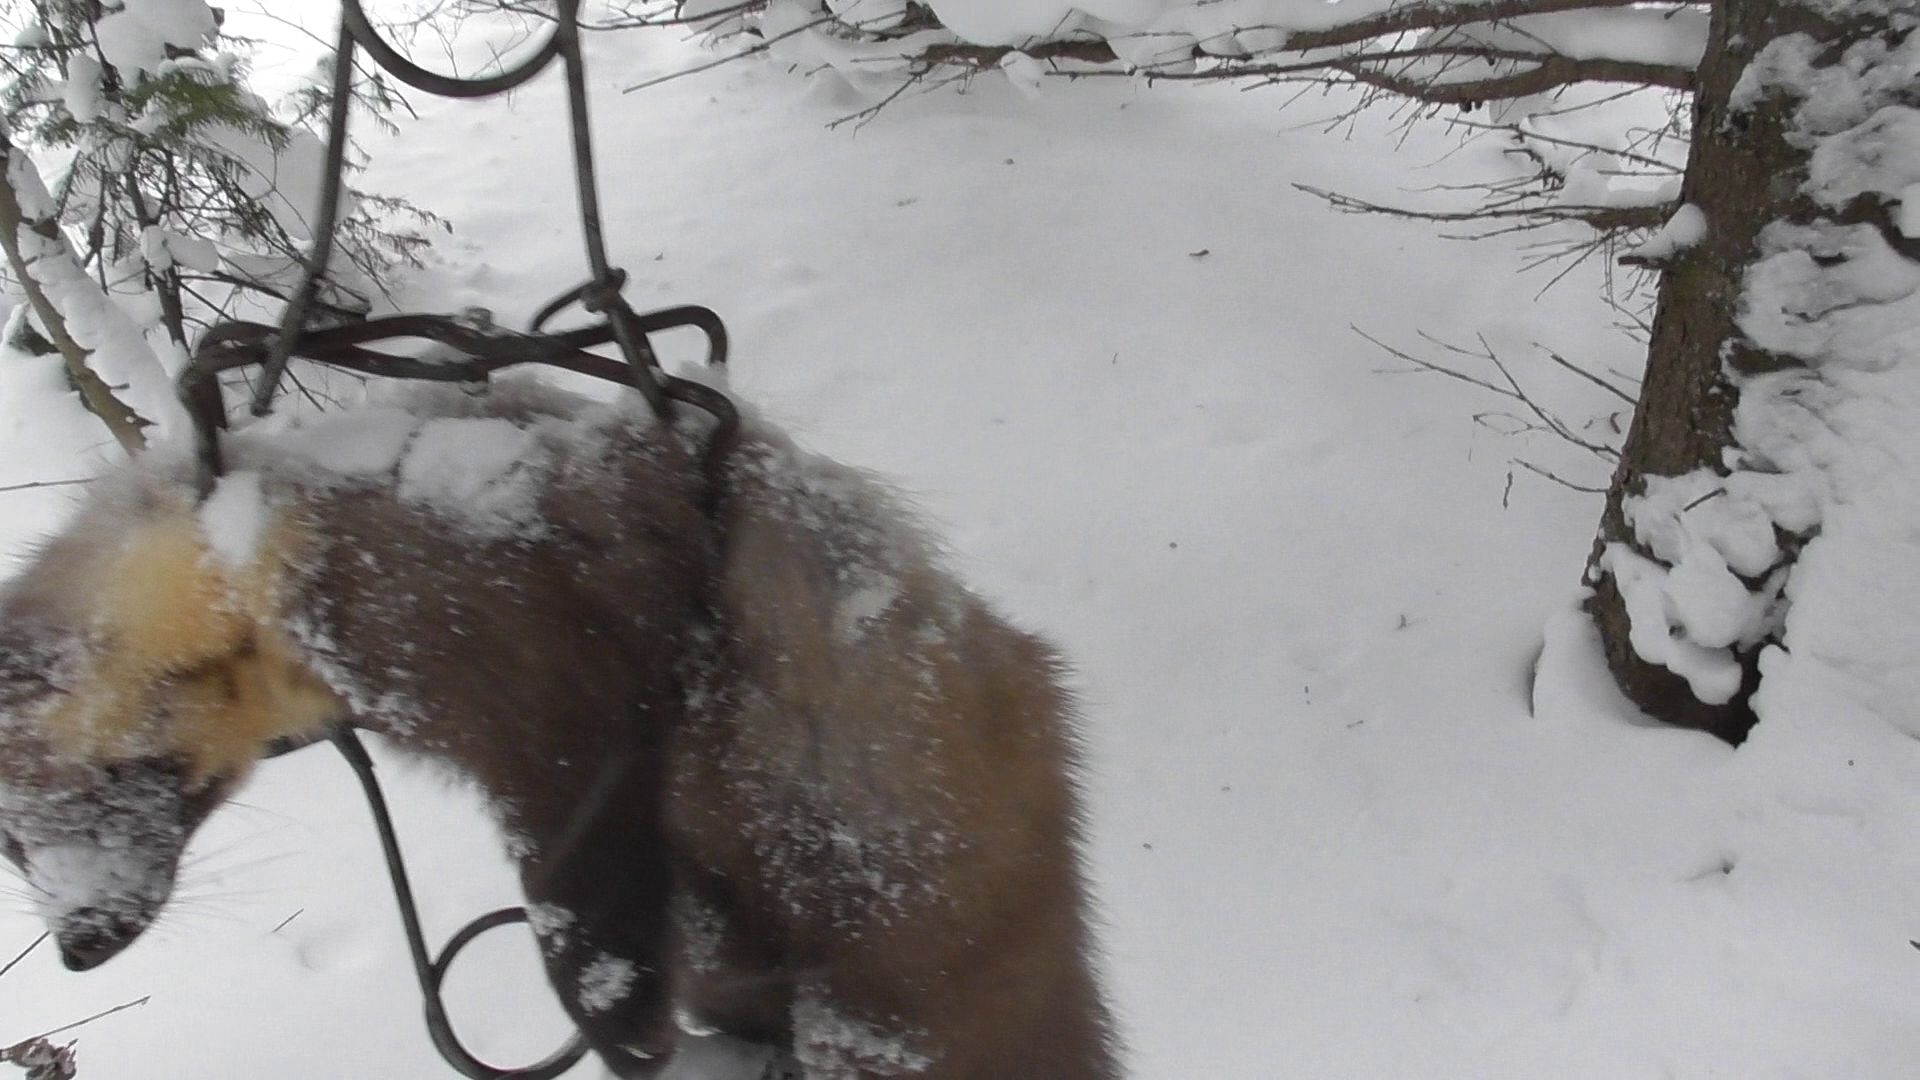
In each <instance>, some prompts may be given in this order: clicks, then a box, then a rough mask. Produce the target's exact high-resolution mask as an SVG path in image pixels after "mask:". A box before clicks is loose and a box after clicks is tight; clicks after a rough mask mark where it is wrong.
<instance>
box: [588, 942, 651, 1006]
mask: <svg viewBox="0 0 1920 1080" xmlns="http://www.w3.org/2000/svg"><path fill="white" fill-rule="evenodd" d="M639 974H640V972H639V969H638V968H636V967H634V965H633V961H631V960H623V959H621V958H620V957H617V956H609V955H607V954H606V953H601V954H600V955H598V956H596V957H594V958H593V960H592V962H590V963H589V964H587V966H586V967H585V968H583V969H582V970H581V972H580V990H579V993H578V994H577V995H575V997H574V1002H575V1004H577V1005H579V1006H580V1010H581V1011H582V1012H584V1013H586V1014H588V1015H589V1016H591V1015H593V1014H594V1013H603V1012H606V1011H607V1010H608V1009H611V1008H613V1007H614V1006H616V1005H618V1004H620V1003H621V1002H622V1001H625V1000H626V999H627V991H629V990H631V989H633V980H634V979H635V977H637V976H638V975H639Z"/></svg>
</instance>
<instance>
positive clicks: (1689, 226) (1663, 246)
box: [1633, 203, 1707, 262]
mask: <svg viewBox="0 0 1920 1080" xmlns="http://www.w3.org/2000/svg"><path fill="white" fill-rule="evenodd" d="M1706 238H1707V215H1706V214H1705V213H1704V212H1702V211H1701V209H1700V208H1699V207H1698V206H1695V205H1693V204H1692V203H1687V204H1685V205H1684V206H1682V207H1680V209H1678V210H1675V211H1674V212H1673V216H1672V217H1670V218H1668V219H1667V223H1666V224H1665V225H1662V226H1661V227H1660V228H1659V230H1657V231H1656V232H1655V233H1654V234H1653V235H1652V236H1649V237H1647V238H1646V239H1645V240H1644V241H1642V242H1641V243H1640V245H1639V246H1638V247H1636V248H1634V249H1633V256H1634V257H1635V258H1639V259H1648V260H1653V261H1656V262H1658V261H1662V260H1666V259H1671V258H1673V257H1674V256H1675V255H1678V254H1679V253H1680V252H1682V251H1685V250H1686V249H1688V248H1690V247H1693V246H1694V245H1696V244H1698V243H1700V242H1701V241H1702V240H1705V239H1706Z"/></svg>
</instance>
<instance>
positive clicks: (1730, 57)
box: [1587, 0, 1890, 743]
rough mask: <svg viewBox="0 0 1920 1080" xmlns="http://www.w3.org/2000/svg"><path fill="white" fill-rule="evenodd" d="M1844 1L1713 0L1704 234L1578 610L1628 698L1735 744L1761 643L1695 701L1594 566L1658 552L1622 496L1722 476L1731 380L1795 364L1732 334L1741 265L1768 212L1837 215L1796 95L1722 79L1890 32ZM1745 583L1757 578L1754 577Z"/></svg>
mask: <svg viewBox="0 0 1920 1080" xmlns="http://www.w3.org/2000/svg"><path fill="white" fill-rule="evenodd" d="M1845 7H1846V5H1844V4H1839V3H1832V2H1827V3H1824V4H1820V5H1815V4H1812V3H1807V4H1805V5H1804V6H1803V4H1802V3H1801V2H1797V0H1722V2H1720V3H1716V4H1715V5H1714V9H1713V16H1712V28H1711V33H1710V36H1709V41H1708V46H1707V52H1706V56H1705V58H1704V59H1703V61H1702V64H1701V67H1700V71H1699V81H1698V84H1697V90H1696V96H1695V100H1694V127H1693V145H1692V153H1691V157H1690V160H1689V161H1688V166H1687V175H1686V180H1685V186H1684V190H1683V194H1682V197H1683V199H1684V200H1685V201H1686V202H1688V203H1691V204H1693V205H1694V206H1696V207H1698V208H1699V209H1700V210H1701V211H1702V212H1704V214H1705V216H1706V219H1707V223H1708V230H1707V238H1706V239H1705V240H1704V241H1703V242H1702V243H1700V244H1699V245H1697V246H1695V247H1692V248H1690V249H1687V250H1685V251H1683V252H1681V253H1680V254H1679V255H1678V256H1676V257H1675V259H1674V260H1673V262H1672V263H1671V264H1670V266H1669V267H1668V269H1667V272H1666V274H1665V276H1664V278H1663V279H1662V281H1661V284H1660V293H1659V299H1658V308H1657V313H1656V315H1655V318H1654V324H1653V334H1652V339H1651V342H1650V344H1649V347H1648V357H1647V373H1646V378H1645V381H1644V383H1643V386H1642V392H1641V397H1640V406H1639V409H1638V411H1637V412H1636V414H1635V416H1634V420H1633V426H1632V428H1631V430H1630V431H1629V432H1628V435H1627V441H1626V445H1625V447H1624V449H1623V452H1622V454H1621V458H1620V463H1619V466H1618V468H1617V469H1616V471H1615V473H1614V476H1613V481H1612V484H1611V487H1610V489H1609V491H1608V494H1607V503H1606V509H1605V512H1604V514H1603V516H1602V518H1601V521H1600V528H1599V534H1598V536H1597V538H1596V540H1595V543H1594V549H1593V554H1592V556H1591V557H1590V559H1589V561H1588V567H1587V580H1588V582H1589V583H1590V584H1591V585H1592V586H1593V588H1594V593H1593V596H1592V599H1591V600H1590V602H1589V604H1588V609H1589V611H1590V612H1591V614H1592V615H1593V617H1594V619H1595V621H1596V623H1597V624H1598V626H1599V629H1600V634H1601V638H1602V640H1603V642H1604V644H1605V647H1606V655H1607V663H1608V666H1609V667H1610V668H1611V669H1612V671H1613V675H1614V678H1615V680H1616V681H1617V682H1618V683H1619V685H1620V687H1621V688H1622V690H1624V691H1625V692H1626V694H1627V696H1628V697H1629V698H1631V699H1632V700H1633V701H1634V703H1635V704H1637V705H1639V706H1640V707H1641V708H1642V709H1643V710H1645V711H1646V712H1647V713H1648V714H1650V715H1652V716H1654V717H1656V718H1658V719H1660V720H1663V721H1666V722H1669V723H1673V724H1679V725H1683V726H1687V727H1693V728H1700V729H1703V730H1706V731H1709V732H1712V733H1714V734H1716V735H1718V736H1720V737H1722V738H1724V739H1726V740H1728V741H1729V742H1734V743H1738V742H1739V741H1740V740H1741V739H1742V738H1744V736H1745V735H1746V733H1747V731H1748V729H1750V728H1751V727H1752V725H1753V722H1754V715H1753V712H1752V709H1751V707H1750V705H1749V698H1750V697H1751V696H1752V693H1753V691H1754V689H1755V688H1756V686H1757V684H1758V681H1759V675H1758V664H1757V660H1758V654H1759V652H1760V650H1761V649H1762V648H1763V647H1764V646H1765V644H1766V643H1765V642H1755V643H1743V644H1741V645H1736V646H1735V647H1734V648H1733V650H1732V651H1733V656H1734V658H1735V659H1736V660H1737V661H1739V663H1740V667H1741V670H1742V679H1741V686H1740V689H1739V691H1738V692H1737V693H1735V694H1734V695H1733V697H1732V698H1731V700H1728V701H1724V702H1720V703H1708V702H1705V701H1702V700H1701V699H1700V698H1699V697H1697V696H1696V695H1695V694H1694V692H1693V690H1692V689H1691V687H1690V686H1689V684H1688V682H1687V681H1686V680H1685V679H1683V678H1681V677H1680V676H1679V675H1676V674H1675V673H1674V672H1673V671H1671V670H1669V669H1668V668H1667V667H1666V666H1663V665H1662V664H1659V663H1653V662H1649V661H1648V660H1646V659H1643V658H1642V656H1641V655H1640V654H1639V653H1638V652H1636V650H1635V648H1634V645H1633V643H1632V641H1631V640H1630V637H1631V630H1632V624H1631V620H1630V619H1629V617H1628V611H1627V605H1626V603H1625V602H1624V601H1623V596H1622V591H1621V587H1620V584H1619V581H1618V580H1617V579H1616V577H1615V576H1614V575H1612V574H1610V573H1609V572H1608V570H1607V569H1606V567H1605V566H1604V564H1603V556H1604V555H1605V553H1606V551H1607V549H1608V546H1609V545H1615V544H1621V545H1627V546H1628V547H1629V548H1631V549H1632V551H1633V552H1635V553H1637V554H1638V555H1641V556H1644V557H1646V558H1649V559H1654V560H1655V561H1656V562H1659V561H1660V560H1658V559H1657V558H1656V557H1655V556H1654V554H1653V553H1652V552H1651V551H1650V550H1649V548H1648V546H1647V545H1646V544H1644V543H1642V542H1641V540H1640V539H1639V538H1637V537H1636V535H1635V530H1634V529H1633V527H1632V525H1631V523H1630V522H1629V520H1628V514H1627V506H1628V500H1630V499H1631V498H1633V497H1635V496H1638V495H1640V494H1642V493H1643V492H1644V491H1645V490H1646V486H1647V482H1648V480H1649V479H1650V478H1656V477H1678V476H1684V475H1686V474H1688V473H1690V472H1693V471H1695V470H1700V469H1706V470H1711V471H1712V472H1714V473H1716V474H1719V475H1721V476H1725V475H1727V474H1728V473H1729V471H1730V470H1731V469H1733V468H1735V467H1736V465H1735V463H1734V462H1733V461H1732V460H1730V459H1729V456H1728V455H1729V451H1730V450H1734V449H1735V448H1736V440H1735V436H1734V410H1735V407H1736V405H1737V404H1738V402H1739V381H1740V379H1741V378H1742V377H1745V376H1751V375H1757V374H1761V373H1764V372H1771V371H1780V370H1783V369H1785V368H1788V367H1794V366H1801V365H1802V361H1800V360H1798V359H1796V358H1794V357H1792V356H1787V355H1783V354H1781V353H1778V352H1771V351H1768V350H1766V349H1763V348H1761V347H1759V346H1758V345H1757V344H1756V343H1754V342H1753V341H1751V340H1750V339H1748V338H1747V337H1746V336H1745V335H1744V334H1743V333H1742V332H1741V330H1740V328H1739V326H1738V325H1737V322H1736V320H1737V318H1738V317H1739V314H1740V310H1741V309H1740V304H1741V298H1742V297H1741V294H1742V288H1743V275H1744V274H1745V272H1746V270H1747V269H1748V267H1749V266H1750V265H1751V264H1753V263H1754V261H1755V260H1756V259H1757V258H1758V257H1759V256H1760V255H1761V254H1762V252H1761V232H1762V230H1763V229H1764V228H1766V226H1768V225H1769V224H1772V223H1775V222H1810V221H1814V220H1817V219H1821V218H1825V219H1826V220H1829V221H1832V220H1835V215H1834V214H1833V213H1832V212H1830V211H1823V210H1822V209H1821V208H1820V207H1818V206H1817V205H1815V204H1814V203H1813V201H1812V200H1811V199H1810V198H1808V197H1807V196H1806V195H1805V194H1804V192H1803V184H1804V183H1805V181H1806V180H1807V176H1808V164H1809V160H1810V156H1811V144H1810V142H1809V141H1808V140H1807V139H1805V138H1797V139H1796V138H1790V137H1789V136H1790V135H1792V134H1793V132H1792V131H1791V125H1792V123H1793V115H1794V111H1795V106H1796V104H1797V103H1798V102H1797V99H1795V98H1794V97H1793V96H1791V95H1789V94H1780V93H1773V94H1767V95H1764V96H1762V97H1760V98H1759V100H1758V101H1757V102H1749V103H1748V104H1749V106H1750V107H1747V108H1735V107H1734V104H1733V91H1734V88H1735V86H1736V84H1737V83H1738V82H1739V81H1740V78H1741V75H1742V73H1743V72H1745V71H1746V70H1747V68H1748V65H1749V63H1750V62H1751V61H1752V60H1753V59H1754V57H1755V56H1756V55H1757V54H1759V53H1760V52H1761V51H1762V50H1763V49H1764V48H1765V47H1766V46H1767V45H1768V44H1769V43H1770V42H1773V41H1775V40H1776V39H1779V38H1782V37H1785V36H1786V35H1789V34H1796V33H1804V34H1807V35H1810V36H1811V37H1812V38H1813V40H1814V41H1816V42H1818V43H1819V45H1820V46H1821V47H1822V49H1823V52H1824V59H1825V62H1826V63H1832V62H1834V61H1835V60H1837V59H1838V56H1839V53H1840V52H1841V51H1842V50H1844V49H1845V48H1846V47H1847V46H1849V45H1852V44H1854V43H1856V42H1859V41H1862V40H1865V39H1867V38H1869V37H1873V36H1883V35H1885V34H1887V33H1888V31H1889V22H1890V20H1889V19H1888V17H1887V14H1886V13H1884V10H1883V13H1882V14H1881V15H1880V16H1879V17H1878V18H1877V19H1873V18H1867V17H1865V16H1864V15H1863V16H1861V17H1857V18H1852V19H1849V18H1848V17H1847V15H1848V13H1847V12H1846V11H1845ZM1883 209H1884V208H1883ZM1780 539H1781V541H1782V544H1781V551H1782V555H1781V559H1782V562H1781V563H1778V564H1776V565H1777V566H1779V565H1785V564H1786V563H1787V562H1790V561H1791V559H1792V558H1793V555H1794V554H1795V552H1797V549H1798V546H1799V543H1800V542H1801V540H1800V539H1799V538H1795V537H1791V536H1786V535H1782V536H1781V537H1780ZM1662 565H1665V564H1664V563H1663V564H1662ZM1747 583H1748V584H1749V585H1750V586H1755V587H1757V586H1758V584H1759V583H1758V582H1757V581H1755V580H1752V579H1747ZM1643 632H1644V628H1643Z"/></svg>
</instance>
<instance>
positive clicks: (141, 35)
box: [96, 0, 217, 81]
mask: <svg viewBox="0 0 1920 1080" xmlns="http://www.w3.org/2000/svg"><path fill="white" fill-rule="evenodd" d="M96 25H97V36H98V39H99V42H100V53H101V55H102V56H104V57H105V58H106V61H107V63H109V64H112V65H113V66H114V67H116V68H118V69H120V73H121V76H122V77H123V78H126V79H128V80H134V81H137V79H138V78H139V76H140V75H141V74H143V73H150V72H154V71H156V70H157V69H159V67H160V66H161V65H162V64H164V63H165V62H166V60H167V46H169V45H172V46H176V47H179V48H183V49H192V48H196V47H198V46H199V45H201V44H202V43H204V42H206V41H207V40H208V39H209V38H211V37H212V35H213V32H214V28H215V26H216V25H217V24H216V23H215V21H214V17H213V9H212V8H210V7H208V6H207V4H206V2H205V0H126V2H125V4H124V5H123V6H121V7H120V9H119V10H118V11H109V12H107V13H106V14H105V15H103V16H101V17H100V21H99V23H98V24H96Z"/></svg>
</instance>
